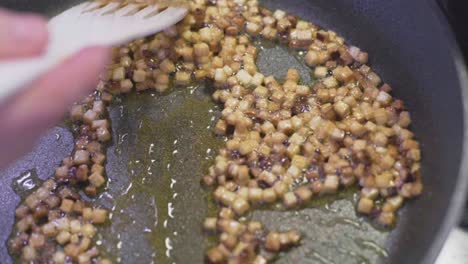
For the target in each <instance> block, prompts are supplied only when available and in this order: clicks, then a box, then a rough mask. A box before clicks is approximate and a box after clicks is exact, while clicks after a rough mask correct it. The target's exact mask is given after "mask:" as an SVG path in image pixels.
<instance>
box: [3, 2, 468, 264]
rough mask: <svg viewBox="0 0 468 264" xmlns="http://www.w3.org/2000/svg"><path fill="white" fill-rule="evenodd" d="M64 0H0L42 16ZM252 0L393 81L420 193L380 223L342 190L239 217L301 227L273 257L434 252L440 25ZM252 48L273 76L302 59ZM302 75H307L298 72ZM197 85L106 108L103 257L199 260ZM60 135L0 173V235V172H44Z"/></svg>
mask: <svg viewBox="0 0 468 264" xmlns="http://www.w3.org/2000/svg"><path fill="white" fill-rule="evenodd" d="M65 2H67V3H65ZM71 2H73V1H61V2H60V3H57V1H26V0H24V1H14V3H13V2H8V1H7V3H6V6H9V7H15V8H19V9H22V10H34V11H42V12H46V13H48V14H51V13H54V12H56V11H57V10H59V9H61V8H60V7H62V6H64V5H69V4H70V3H71ZM261 2H262V3H263V4H264V5H266V6H267V7H271V8H281V9H285V10H287V11H289V12H291V13H293V14H297V15H299V16H301V17H303V18H305V19H308V20H311V21H312V22H314V23H316V24H318V25H320V26H322V27H325V28H330V29H333V30H335V31H337V32H338V33H339V34H340V35H342V36H344V37H345V38H346V39H348V40H349V41H351V43H352V44H354V45H356V46H358V47H360V48H362V49H363V50H366V51H368V52H369V54H370V58H371V61H370V64H371V66H372V67H373V68H375V69H376V71H377V72H378V73H379V74H380V75H381V76H382V77H383V79H384V80H385V81H386V82H388V83H390V84H391V85H392V86H393V87H394V95H395V96H396V97H398V98H402V99H404V101H405V102H407V103H408V105H409V109H410V111H411V114H412V117H413V121H414V125H413V129H414V130H415V132H416V135H417V138H418V139H419V140H420V141H421V143H422V149H423V154H424V159H423V179H424V184H425V193H424V194H423V196H422V197H421V198H419V199H418V200H415V201H412V202H410V203H408V204H407V205H406V206H405V209H404V210H402V212H401V214H400V217H399V221H398V224H397V228H396V229H395V230H393V231H391V232H388V231H385V230H379V229H377V228H375V227H374V226H373V225H371V224H370V223H369V222H368V221H367V220H366V219H363V218H360V217H358V216H356V214H355V210H354V201H353V199H354V197H353V191H352V190H350V191H349V192H344V193H342V194H340V197H338V198H337V197H330V198H327V199H322V200H320V201H317V202H316V203H314V204H312V205H311V206H310V208H307V209H303V210H300V211H290V212H279V211H275V210H257V211H254V212H253V213H252V214H251V215H249V216H248V217H251V218H253V219H259V220H262V221H263V222H265V223H266V224H267V227H268V228H271V229H277V230H282V229H284V230H287V229H288V228H292V227H293V228H298V229H299V231H301V232H303V233H304V234H305V239H304V241H303V245H302V246H300V247H297V248H294V249H292V250H291V251H289V252H288V253H287V254H285V255H284V256H282V257H281V258H280V259H279V260H278V263H293V262H300V263H375V262H377V260H378V259H379V260H380V261H381V262H383V263H421V262H423V261H424V260H430V259H431V258H432V260H433V257H434V256H435V255H436V254H437V252H434V253H432V255H434V256H429V257H426V258H425V255H426V252H427V251H429V250H430V249H435V251H437V250H439V249H440V248H437V247H438V246H437V245H435V248H434V245H433V244H432V243H433V241H435V238H436V237H437V236H440V235H442V236H444V234H441V232H442V231H441V230H442V229H441V228H442V227H441V226H442V224H443V219H444V216H445V214H446V212H447V207H448V205H449V202H450V199H451V197H452V193H453V192H454V190H455V184H456V177H457V175H458V168H459V163H460V160H461V158H460V157H461V152H462V150H461V148H462V146H463V143H462V142H463V138H462V135H463V115H462V113H463V109H462V102H461V98H462V96H461V92H460V89H459V87H460V85H459V83H458V80H457V73H456V69H455V68H454V65H453V63H452V61H451V54H450V52H449V50H450V46H449V44H448V43H449V42H448V41H443V39H444V36H445V35H444V33H443V31H444V29H443V28H442V27H441V26H440V24H438V23H437V19H436V18H435V15H434V12H433V11H432V10H431V9H430V7H428V6H426V5H419V4H416V3H407V2H406V1H403V0H398V1H392V2H391V3H387V2H386V1H347V0H335V1H326V0H317V1H306V0H304V1H300V0H293V1H277V0H273V1H267V0H265V1H261ZM39 3H40V4H39ZM51 10H53V11H51ZM395 13H398V14H399V15H398V19H397V18H396V17H395V16H394V14H395ZM415 32H419V33H418V34H416V33H415ZM437 38H439V41H433V39H437ZM263 53H264V55H263V56H262V54H260V57H259V64H260V65H259V67H260V68H261V69H262V71H264V72H267V73H271V74H275V75H278V76H279V77H281V75H284V74H285V71H286V67H291V66H294V65H295V66H296V67H298V68H300V69H301V67H303V66H301V65H299V64H297V59H295V58H294V56H291V55H290V54H287V53H288V51H287V49H282V48H277V47H270V48H267V49H265V50H264V51H263ZM428 54H430V56H428ZM275 58H276V59H277V61H275ZM278 58H279V59H278ZM436 62H437V63H436ZM279 65H283V66H284V69H283V70H282V67H279ZM302 78H303V80H304V79H305V81H307V82H308V81H313V80H310V79H307V78H308V74H307V73H304V72H302ZM209 94H210V87H209V86H206V85H199V86H193V87H191V89H180V88H176V89H174V91H173V92H171V93H169V94H165V95H154V96H153V95H151V94H150V93H145V94H139V95H137V94H132V95H129V96H126V97H123V98H122V102H120V103H119V104H116V105H115V106H114V107H112V108H111V118H112V126H113V140H114V142H113V144H112V146H111V147H110V148H108V163H107V168H106V169H107V175H108V176H109V177H110V179H111V181H110V182H109V185H108V190H107V191H106V192H105V193H103V194H102V195H101V196H100V197H99V199H98V203H100V204H102V205H104V206H106V207H108V208H112V207H115V210H114V213H113V218H112V221H111V224H110V225H108V226H106V227H104V228H102V229H101V232H100V233H101V235H102V237H101V242H102V245H101V247H103V248H105V249H106V250H105V251H107V252H109V253H111V257H113V258H116V259H117V258H120V260H121V261H122V263H128V262H130V261H132V262H134V263H146V262H147V260H148V259H154V260H155V263H165V262H169V260H171V261H173V262H176V263H186V262H187V261H190V262H192V263H201V262H202V261H203V248H204V246H205V245H206V244H209V243H211V241H210V240H209V237H208V238H206V237H204V236H202V232H201V228H200V223H201V221H202V219H203V217H205V216H206V215H207V214H208V215H209V214H210V213H212V212H213V208H212V206H213V205H212V203H210V197H209V196H207V195H206V194H207V192H206V191H205V190H203V189H202V188H201V187H200V184H199V179H200V177H201V176H202V175H203V174H204V173H205V172H206V170H207V168H208V166H209V164H210V162H211V161H212V157H213V155H215V151H216V149H217V148H218V147H219V146H220V145H221V144H222V139H219V138H216V137H214V135H213V133H212V130H211V129H210V126H213V125H214V122H215V121H214V120H216V118H217V111H218V108H217V106H216V105H214V104H213V103H212V102H211V100H210V98H209ZM72 144H73V142H72V138H71V134H70V133H69V132H68V131H67V129H66V128H64V127H57V128H54V129H53V130H51V131H50V132H49V134H47V135H46V136H45V137H44V138H43V139H42V140H41V141H40V142H39V144H38V146H37V148H36V149H35V150H34V151H33V152H32V153H31V154H29V155H28V156H27V157H25V158H24V159H22V160H21V161H19V162H18V163H17V164H15V165H14V166H12V167H11V168H9V169H7V170H5V171H3V172H1V173H0V181H1V183H2V184H1V185H0V201H1V202H0V215H1V216H2V217H1V219H0V224H2V225H3V226H6V227H7V228H3V229H2V230H1V231H0V239H1V241H0V242H1V243H2V245H3V243H4V242H5V241H6V239H7V238H8V235H9V234H10V232H11V226H12V225H13V220H14V207H15V206H16V204H17V203H18V202H19V197H18V196H17V195H15V194H14V191H13V188H12V187H11V186H12V182H14V181H15V180H16V179H18V177H19V176H22V175H25V172H26V173H27V172H29V171H31V170H33V171H34V172H35V173H37V175H38V176H39V177H40V178H42V179H45V178H47V177H49V176H50V175H52V173H53V168H54V167H55V166H56V165H57V164H58V163H59V162H60V160H61V158H63V157H64V156H65V155H66V154H68V153H69V152H70V151H71V149H72ZM169 164H170V165H169ZM168 165H169V166H168ZM439 246H440V245H439ZM0 248H1V251H0V257H1V258H2V259H3V260H6V259H8V261H7V263H8V262H11V258H10V257H9V256H8V254H7V251H6V248H5V247H3V246H2V247H0ZM383 248H385V249H383ZM408 248H411V250H406V249H408ZM401 252H404V254H401ZM168 256H169V257H168Z"/></svg>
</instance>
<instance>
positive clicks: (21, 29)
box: [11, 15, 47, 43]
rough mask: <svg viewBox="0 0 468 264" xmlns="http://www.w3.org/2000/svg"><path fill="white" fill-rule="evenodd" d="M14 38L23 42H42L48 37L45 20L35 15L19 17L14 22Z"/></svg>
mask: <svg viewBox="0 0 468 264" xmlns="http://www.w3.org/2000/svg"><path fill="white" fill-rule="evenodd" d="M12 22H13V23H12V28H11V30H12V38H14V39H15V40H16V41H22V42H32V43H36V42H38V41H39V42H42V41H44V39H45V38H46V36H47V24H46V22H45V20H44V19H42V18H41V17H38V16H33V15H23V16H17V17H15V18H14V19H13V21H12Z"/></svg>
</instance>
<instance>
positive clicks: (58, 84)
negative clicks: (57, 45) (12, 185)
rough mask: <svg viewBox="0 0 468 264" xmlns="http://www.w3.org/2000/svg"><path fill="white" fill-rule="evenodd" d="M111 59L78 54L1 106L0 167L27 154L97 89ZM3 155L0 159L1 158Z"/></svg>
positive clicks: (100, 53) (96, 51)
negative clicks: (71, 107) (81, 99)
mask: <svg viewBox="0 0 468 264" xmlns="http://www.w3.org/2000/svg"><path fill="white" fill-rule="evenodd" d="M109 59H110V52H109V50H108V49H107V48H102V47H101V48H90V49H86V50H83V51H81V52H79V54H77V55H76V56H73V57H72V58H71V59H69V60H67V61H66V62H64V63H63V64H62V65H60V66H58V67H57V68H55V69H53V70H52V71H51V72H49V73H48V74H46V75H45V76H43V77H41V78H40V79H39V80H37V81H36V82H35V83H34V84H33V87H31V89H28V90H25V91H24V92H23V93H21V94H19V95H18V96H16V97H15V98H14V99H13V101H12V102H9V103H8V104H7V105H5V106H2V108H3V109H2V111H1V114H0V122H2V129H1V130H0V145H2V148H3V149H9V150H11V151H9V152H8V155H7V156H5V155H6V153H4V151H0V167H1V166H2V164H1V163H4V162H5V160H7V161H8V162H11V161H13V160H14V159H16V158H17V157H19V155H21V154H23V153H25V152H27V151H28V150H30V148H31V147H32V145H33V143H34V142H35V140H36V139H37V137H39V136H40V135H41V134H42V133H43V132H44V131H46V130H47V129H48V128H50V127H51V126H53V125H54V124H56V123H58V122H59V121H60V120H61V118H62V117H63V114H64V112H65V111H66V110H67V109H68V108H69V107H70V105H71V104H72V103H73V102H75V101H77V100H79V99H80V98H82V97H83V96H84V95H86V94H89V93H90V92H91V91H93V90H94V89H95V88H96V83H97V82H98V78H99V73H100V72H102V70H103V69H104V67H105V65H106V63H107V62H108V60H109ZM2 155H3V157H2Z"/></svg>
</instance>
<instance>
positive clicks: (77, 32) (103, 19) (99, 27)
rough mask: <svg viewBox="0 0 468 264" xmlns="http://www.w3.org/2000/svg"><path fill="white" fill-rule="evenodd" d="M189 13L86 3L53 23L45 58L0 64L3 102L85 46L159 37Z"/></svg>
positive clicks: (116, 43)
mask: <svg viewBox="0 0 468 264" xmlns="http://www.w3.org/2000/svg"><path fill="white" fill-rule="evenodd" d="M155 2H156V3H157V1H155ZM186 14H187V9H186V8H184V7H168V8H165V9H163V10H162V9H161V8H158V6H157V4H154V5H153V4H152V5H145V6H143V5H139V4H125V3H122V2H106V3H102V2H101V3H99V2H86V3H83V4H79V5H77V6H74V7H72V8H70V9H68V10H66V11H64V12H63V13H61V14H59V15H57V16H56V17H54V18H52V19H51V20H50V21H49V23H48V30H49V44H48V48H47V51H46V52H45V53H44V54H43V55H42V56H40V57H34V58H26V59H17V60H7V61H0V76H2V78H1V81H0V102H1V101H3V100H5V98H7V97H9V96H11V95H13V94H15V93H16V92H18V91H19V90H20V89H22V88H23V87H25V86H27V84H28V83H30V82H31V81H33V80H34V79H36V78H37V77H39V76H40V75H42V74H44V73H45V72H47V71H48V70H49V69H51V68H52V67H54V66H56V65H58V64H59V63H60V62H61V61H62V60H64V59H66V58H67V57H69V56H70V55H72V54H74V53H75V52H77V51H79V50H80V49H82V48H84V47H88V46H95V45H108V46H114V45H119V44H124V43H127V42H129V41H132V40H134V39H137V38H141V37H144V36H147V35H151V34H155V33H157V32H159V31H161V30H164V29H166V28H168V27H170V26H172V25H174V24H175V23H177V22H179V21H180V20H182V19H183V18H184V17H185V15H186Z"/></svg>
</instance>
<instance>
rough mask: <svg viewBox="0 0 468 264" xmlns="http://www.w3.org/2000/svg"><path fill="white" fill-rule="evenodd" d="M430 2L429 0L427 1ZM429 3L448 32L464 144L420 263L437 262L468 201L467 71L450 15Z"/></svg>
mask: <svg viewBox="0 0 468 264" xmlns="http://www.w3.org/2000/svg"><path fill="white" fill-rule="evenodd" d="M426 2H428V1H426ZM429 2H431V3H428V5H429V7H430V8H431V9H432V10H433V12H434V15H435V18H436V19H437V20H438V22H439V23H440V24H441V25H442V27H443V28H445V29H447V31H446V32H444V33H445V35H446V39H447V43H448V46H449V47H450V49H449V52H450V53H451V55H452V60H453V63H454V67H455V70H456V72H457V77H458V82H459V87H460V89H461V95H462V98H461V99H462V105H463V113H462V114H463V146H462V153H461V158H460V165H459V168H458V177H457V178H456V184H455V190H454V193H453V195H452V197H451V199H450V202H449V205H448V207H447V214H446V217H444V220H443V221H442V224H441V225H440V227H439V228H438V231H437V234H436V236H435V239H434V240H433V241H432V243H431V245H430V247H429V250H428V251H427V252H426V254H425V256H424V258H423V259H422V261H421V263H434V262H435V261H436V259H437V257H438V256H439V254H440V251H441V250H442V247H443V246H444V244H445V242H446V240H447V238H448V236H449V234H450V232H451V231H452V229H453V228H454V227H456V226H457V225H458V223H459V220H460V218H461V216H462V212H463V210H464V205H465V203H466V198H467V193H466V192H467V191H468V71H467V65H466V64H465V61H464V59H463V56H462V53H461V50H460V47H459V45H458V42H457V41H456V38H455V34H454V32H453V30H452V27H451V26H450V24H449V22H448V19H447V17H446V16H445V14H444V13H443V12H442V10H441V8H440V7H439V6H438V5H437V3H436V2H435V1H429Z"/></svg>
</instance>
